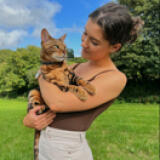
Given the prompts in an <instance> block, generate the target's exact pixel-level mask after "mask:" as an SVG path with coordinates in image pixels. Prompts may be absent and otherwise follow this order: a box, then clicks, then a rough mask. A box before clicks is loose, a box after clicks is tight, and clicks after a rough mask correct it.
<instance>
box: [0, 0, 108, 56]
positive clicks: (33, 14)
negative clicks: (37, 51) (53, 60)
mask: <svg viewBox="0 0 160 160" xmlns="http://www.w3.org/2000/svg"><path fill="white" fill-rule="evenodd" d="M109 1H111V0H97V1H96V0H0V6H1V7H0V13H1V15H0V49H13V50H15V49H16V48H21V47H24V48H25V47H26V46H28V45H35V46H40V31H41V29H42V28H47V29H48V31H49V32H50V34H51V35H52V36H53V37H55V38H59V37H60V36H62V35H63V34H64V33H66V34H67V37H66V40H65V43H66V45H67V47H68V48H72V49H73V50H74V54H75V56H80V52H81V46H80V44H81V34H82V32H83V29H84V26H85V23H86V21H87V19H88V15H89V13H91V12H92V11H93V10H95V9H96V8H97V7H99V6H101V5H103V4H105V3H108V2H109Z"/></svg>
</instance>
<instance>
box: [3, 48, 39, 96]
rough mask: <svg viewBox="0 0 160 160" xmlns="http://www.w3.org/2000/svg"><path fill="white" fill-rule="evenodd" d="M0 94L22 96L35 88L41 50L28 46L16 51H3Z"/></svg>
mask: <svg viewBox="0 0 160 160" xmlns="http://www.w3.org/2000/svg"><path fill="white" fill-rule="evenodd" d="M6 53H7V57H6V58H4V56H2V58H1V61H2V63H1V67H0V77H1V78H0V94H2V93H3V94H4V93H6V94H7V93H10V92H14V91H16V92H17V93H19V94H21V93H24V92H25V91H28V89H29V88H31V87H33V86H35V84H36V83H34V82H33V79H34V75H35V73H36V71H37V70H38V67H39V65H40V64H39V61H40V59H39V55H40V48H37V47H34V46H28V47H27V48H26V49H24V48H18V49H17V50H16V51H12V52H10V51H9V52H8V51H6V50H2V51H1V55H6Z"/></svg>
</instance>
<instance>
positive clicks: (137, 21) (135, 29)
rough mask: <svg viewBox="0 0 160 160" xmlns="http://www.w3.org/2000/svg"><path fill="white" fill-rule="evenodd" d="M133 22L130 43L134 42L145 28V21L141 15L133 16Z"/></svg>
mask: <svg viewBox="0 0 160 160" xmlns="http://www.w3.org/2000/svg"><path fill="white" fill-rule="evenodd" d="M132 23H133V25H132V29H131V32H130V40H129V41H128V42H129V43H132V42H134V41H135V40H136V39H137V37H138V34H139V33H140V31H141V30H142V28H143V25H144V21H143V20H142V19H141V18H140V17H132Z"/></svg>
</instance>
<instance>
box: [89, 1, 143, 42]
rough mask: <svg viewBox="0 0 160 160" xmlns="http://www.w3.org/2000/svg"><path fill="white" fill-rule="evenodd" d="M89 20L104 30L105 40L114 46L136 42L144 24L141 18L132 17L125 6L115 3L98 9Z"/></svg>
mask: <svg viewBox="0 0 160 160" xmlns="http://www.w3.org/2000/svg"><path fill="white" fill-rule="evenodd" d="M89 18H91V20H93V22H95V23H97V24H98V25H99V26H100V27H101V28H102V29H103V31H104V38H105V39H107V40H108V41H109V42H110V44H112V45H114V44H116V43H121V45H123V44H125V43H126V42H129V43H132V42H134V41H135V40H136V38H137V36H138V33H139V31H140V30H141V28H142V26H143V24H144V22H143V21H142V20H141V18H140V17H132V16H131V15H130V13H129V11H128V9H127V8H126V7H125V6H123V5H120V4H116V3H113V2H112V3H108V4H106V5H104V6H102V7H100V8H98V9H97V10H95V11H94V12H92V13H91V14H90V15H89Z"/></svg>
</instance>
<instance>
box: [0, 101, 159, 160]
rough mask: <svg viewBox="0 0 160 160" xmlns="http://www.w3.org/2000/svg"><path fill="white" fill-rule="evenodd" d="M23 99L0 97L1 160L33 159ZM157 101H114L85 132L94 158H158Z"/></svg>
mask: <svg viewBox="0 0 160 160" xmlns="http://www.w3.org/2000/svg"><path fill="white" fill-rule="evenodd" d="M26 106H27V102H26V100H18V99H12V100H8V99H0V127H1V132H0V160H32V159H33V151H32V150H33V132H34V130H33V129H29V128H26V127H24V126H23V123H22V120H23V117H24V116H25V114H26ZM158 111H159V107H158V105H156V104H154V105H153V104H147V105H146V104H145V105H144V104H133V103H132V104H127V103H124V104H117V103H115V104H113V105H112V106H111V107H110V108H109V109H108V110H106V111H105V112H103V113H102V114H101V115H100V116H99V117H98V118H97V119H96V120H95V121H94V123H93V124H92V126H91V127H90V128H89V130H88V132H87V139H88V142H89V144H90V146H91V148H92V152H93V156H94V160H158V151H159V145H158V137H159V136H158V135H159V130H158V119H159V115H158V113H159V112H158Z"/></svg>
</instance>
